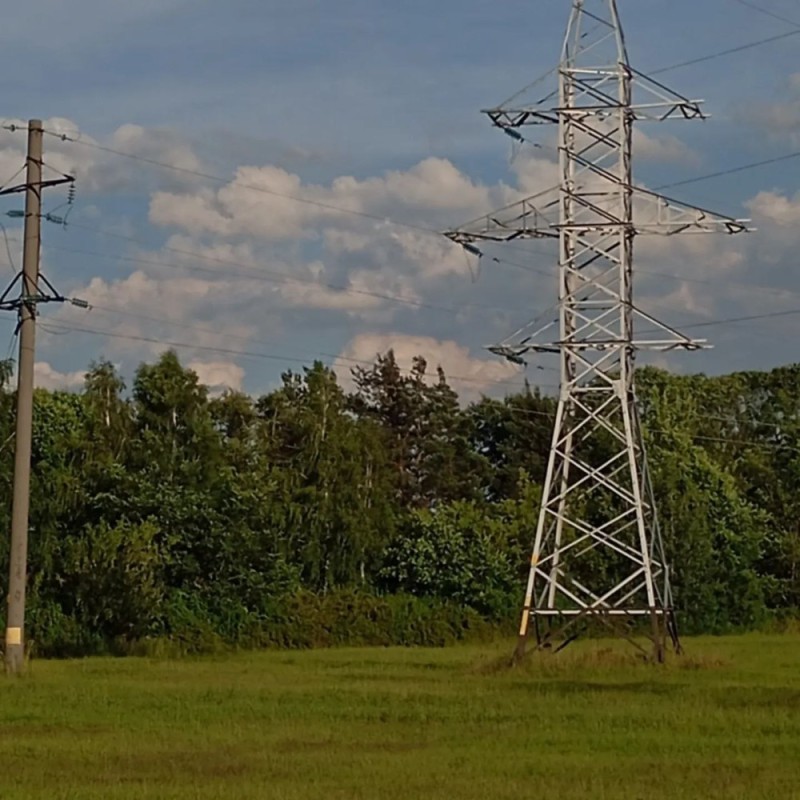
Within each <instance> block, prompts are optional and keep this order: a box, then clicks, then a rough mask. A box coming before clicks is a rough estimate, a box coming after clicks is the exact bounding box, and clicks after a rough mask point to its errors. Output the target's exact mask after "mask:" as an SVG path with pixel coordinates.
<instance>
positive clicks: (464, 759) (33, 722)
mask: <svg viewBox="0 0 800 800" xmlns="http://www.w3.org/2000/svg"><path fill="white" fill-rule="evenodd" d="M686 646H687V651H688V653H689V655H688V656H687V657H686V658H684V659H683V660H682V661H680V662H673V663H671V664H669V665H667V666H666V667H655V666H648V665H644V664H637V663H634V662H633V661H632V659H629V658H628V657H627V656H626V653H627V651H625V650H614V651H613V652H612V653H608V652H604V650H603V648H604V647H608V645H603V644H602V643H585V644H582V645H575V646H573V649H571V650H567V651H565V652H564V653H563V654H561V655H560V656H555V657H553V656H551V655H547V656H544V657H539V658H538V659H537V660H536V661H534V662H530V663H528V664H527V665H525V666H523V667H519V668H516V669H513V670H508V669H505V668H499V667H498V666H497V664H498V659H499V658H500V656H501V655H503V654H507V653H508V652H510V649H511V644H510V643H505V644H502V645H501V644H498V645H490V646H484V647H481V648H478V647H458V648H452V649H447V650H427V649H426V650H422V649H421V650H402V649H358V650H331V651H315V652H301V653H287V652H268V653H255V654H244V655H235V656H229V657H224V658H223V657H220V658H214V659H199V660H182V661H160V660H150V659H137V658H129V659H119V660H114V659H87V660H83V661H66V662H55V661H53V662H44V661H39V662H34V663H33V664H32V665H31V669H30V673H29V675H28V676H27V677H25V678H23V679H21V680H15V679H6V680H1V679H0V766H1V767H2V769H0V798H2V800H18V799H19V800H21V798H25V800H36V799H38V798H42V800H44V798H47V800H65V799H66V798H75V800H84V799H85V800H92V799H93V798H104V800H114V799H115V798H148V800H151V799H153V798H155V799H158V798H165V799H166V798H182V799H183V798H237V800H238V799H239V798H259V800H260V799H261V798H280V799H281V800H301V799H302V800H306V799H310V798H314V799H315V800H316V799H317V798H319V800H322V799H323V798H324V799H325V800H338V799H339V798H341V799H342V800H344V799H345V798H346V799H347V800H360V799H361V798H363V800H394V799H395V798H403V800H405V799H406V798H424V799H425V800H431V799H433V800H435V799H436V798H447V800H462V799H463V800H473V799H474V800H503V799H504V798H508V799H509V800H511V799H512V798H513V800H527V799H528V798H540V797H541V798H548V800H552V799H553V798H565V800H566V799H568V800H576V799H577V798H592V800H602V799H603V798H633V799H636V798H647V800H658V799H660V798H675V799H676V800H686V799H688V798H702V799H703V800H709V799H710V798H726V800H731V798H748V800H758V798H765V799H766V798H769V799H770V800H773V799H774V798H794V797H797V798H800V780H798V779H800V637H796V636H790V635H786V636H778V635H775V636H766V635H763V636H761V635H752V636H744V637H729V638H720V639H710V638H704V639H694V640H690V641H687V642H686Z"/></svg>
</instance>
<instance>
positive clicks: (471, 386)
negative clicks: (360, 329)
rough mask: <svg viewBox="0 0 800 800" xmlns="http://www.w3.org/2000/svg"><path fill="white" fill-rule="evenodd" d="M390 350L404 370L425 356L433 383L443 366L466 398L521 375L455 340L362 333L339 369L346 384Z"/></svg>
mask: <svg viewBox="0 0 800 800" xmlns="http://www.w3.org/2000/svg"><path fill="white" fill-rule="evenodd" d="M389 350H393V351H394V355H395V358H396V359H397V363H398V365H399V366H400V367H401V368H402V369H410V368H411V366H412V362H413V359H414V358H415V357H416V356H422V357H423V358H424V359H425V360H426V361H427V362H428V373H429V374H430V376H431V380H435V379H436V368H437V367H439V366H441V368H442V369H443V370H444V371H445V374H446V375H447V376H448V381H449V383H450V384H451V385H452V386H454V387H455V388H457V389H458V390H459V392H460V393H461V395H462V396H464V397H475V396H476V395H479V394H480V393H481V392H487V391H490V390H492V389H495V390H496V389H498V388H499V389H502V390H505V389H508V388H509V384H513V383H515V381H514V378H515V377H518V376H520V375H521V372H520V369H519V368H518V367H516V366H515V365H513V364H510V363H508V362H507V361H503V360H501V359H499V358H478V357H475V356H473V355H472V354H471V353H470V351H469V348H467V347H465V346H464V345H461V344H459V343H458V342H455V341H452V340H439V339H435V338H433V337H430V336H415V335H410V334H404V333H377V332H376V333H361V334H358V335H357V336H355V337H354V338H353V339H351V340H350V342H348V344H347V345H346V346H345V347H344V348H343V349H342V351H341V353H340V354H339V357H338V359H337V361H336V363H335V367H336V369H337V372H338V374H339V375H340V376H341V378H342V382H343V384H345V385H346V386H349V385H351V383H350V370H351V369H352V368H353V366H354V365H356V364H358V363H361V362H366V363H372V362H373V361H374V360H375V358H376V357H377V356H378V355H384V354H386V353H387V352H388V351H389ZM519 382H520V381H516V383H519Z"/></svg>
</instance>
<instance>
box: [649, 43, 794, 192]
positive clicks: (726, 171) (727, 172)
mask: <svg viewBox="0 0 800 800" xmlns="http://www.w3.org/2000/svg"><path fill="white" fill-rule="evenodd" d="M798 33H800V31H798ZM798 156H800V150H795V151H793V152H791V153H786V154H784V155H782V156H776V157H775V158H767V159H764V160H763V161H754V162H753V163H751V164H743V165H742V166H739V167H731V168H730V169H723V170H720V171H719V172H709V173H708V174H707V175H700V176H698V177H696V178H687V179H686V180H682V181H675V182H674V183H666V184H664V185H663V186H657V187H656V188H655V191H657V192H658V191H661V190H663V189H674V188H675V187H676V186H688V185H689V184H692V183H700V182H701V181H710V180H712V179H713V178H722V177H724V176H726V175H734V174H736V173H738V172H746V171H747V170H751V169H756V168H758V167H765V166H768V165H769V164H778V163H780V162H781V161H789V160H790V159H793V158H797V157H798Z"/></svg>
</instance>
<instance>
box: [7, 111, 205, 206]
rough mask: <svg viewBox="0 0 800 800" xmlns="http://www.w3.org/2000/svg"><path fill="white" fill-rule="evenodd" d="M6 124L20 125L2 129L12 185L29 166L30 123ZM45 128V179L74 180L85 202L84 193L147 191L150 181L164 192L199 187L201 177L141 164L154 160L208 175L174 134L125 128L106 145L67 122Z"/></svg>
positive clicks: (50, 121) (57, 121)
mask: <svg viewBox="0 0 800 800" xmlns="http://www.w3.org/2000/svg"><path fill="white" fill-rule="evenodd" d="M5 124H6V125H9V126H11V125H13V126H16V128H17V130H16V131H13V132H12V131H9V130H7V129H5V128H3V129H0V176H1V177H0V180H7V179H8V178H10V177H11V175H13V174H14V173H15V172H16V171H17V170H19V169H20V168H21V167H22V166H23V165H24V163H25V150H26V146H27V134H26V131H27V127H28V122H27V121H25V120H21V119H11V120H6V121H5ZM42 127H43V128H44V130H45V137H44V142H43V146H44V162H45V169H44V177H45V178H53V177H56V175H57V173H64V174H67V175H72V176H74V177H75V178H76V180H77V188H78V196H79V198H80V197H81V196H82V194H83V193H93V192H108V191H114V190H120V189H126V190H129V191H130V190H132V189H133V188H135V187H142V186H143V181H144V179H145V178H147V179H148V181H149V184H150V185H153V184H155V185H157V186H162V187H164V186H166V187H176V188H177V187H187V186H196V185H197V179H196V177H195V176H192V175H188V174H186V173H181V172H179V171H173V172H170V171H169V170H167V171H165V170H164V168H159V167H156V166H147V165H146V164H144V162H142V161H137V160H135V159H150V160H153V161H157V162H160V163H163V164H169V165H172V166H174V167H177V168H179V169H180V170H202V166H203V165H202V163H201V162H200V160H199V159H198V158H197V156H195V154H194V152H193V150H192V147H191V146H190V145H189V144H188V143H187V142H186V141H185V140H184V139H183V138H182V137H181V136H180V135H179V134H178V133H176V132H174V131H170V130H160V129H150V128H143V127H141V126H139V125H122V126H121V127H120V128H118V129H117V130H116V131H115V132H114V133H113V134H112V135H111V137H110V139H109V140H107V141H103V142H101V141H98V140H97V139H95V138H94V137H92V136H89V135H87V134H85V133H84V132H83V131H81V129H80V126H79V125H77V124H76V123H75V122H73V121H72V120H69V119H65V118H63V117H51V118H49V119H46V120H43V122H42ZM61 137H63V138H61ZM105 146H107V147H109V148H111V149H113V150H116V151H119V153H124V154H127V155H130V156H133V157H134V158H131V159H129V158H125V157H124V156H120V155H118V154H114V153H110V152H107V151H104V150H103V149H102V147H105ZM22 178H23V176H22V174H20V179H21V180H22ZM144 185H147V183H146V182H145V184H144ZM50 191H51V192H53V191H55V190H50Z"/></svg>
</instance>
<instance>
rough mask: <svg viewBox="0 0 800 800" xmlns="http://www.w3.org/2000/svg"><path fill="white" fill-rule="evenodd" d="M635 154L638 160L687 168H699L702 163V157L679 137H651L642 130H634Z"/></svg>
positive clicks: (668, 135)
mask: <svg viewBox="0 0 800 800" xmlns="http://www.w3.org/2000/svg"><path fill="white" fill-rule="evenodd" d="M633 153H634V156H635V157H636V158H640V159H643V160H645V161H660V162H664V163H673V164H684V165H686V166H697V165H698V164H699V163H700V156H699V155H698V154H697V153H696V152H694V150H692V149H691V148H690V147H689V146H688V145H687V144H685V143H684V142H682V141H681V140H680V139H678V138H677V137H675V136H672V135H670V134H667V135H662V136H657V137H656V136H650V135H648V134H646V133H645V132H644V131H643V130H642V129H641V128H635V129H634V133H633Z"/></svg>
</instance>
